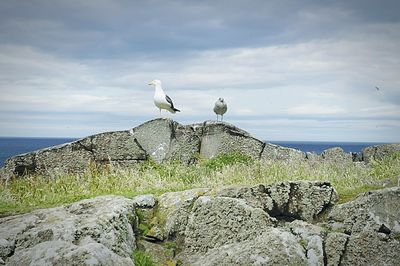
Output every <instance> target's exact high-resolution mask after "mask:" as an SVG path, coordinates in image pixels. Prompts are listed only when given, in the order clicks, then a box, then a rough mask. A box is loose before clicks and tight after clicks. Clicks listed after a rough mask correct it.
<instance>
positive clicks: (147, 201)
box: [132, 194, 157, 209]
mask: <svg viewBox="0 0 400 266" xmlns="http://www.w3.org/2000/svg"><path fill="white" fill-rule="evenodd" d="M132 200H133V202H134V203H135V206H136V207H137V208H142V209H148V208H153V207H154V206H156V203H157V199H156V197H155V196H154V195H153V194H147V195H139V196H136V197H134V198H133V199H132Z"/></svg>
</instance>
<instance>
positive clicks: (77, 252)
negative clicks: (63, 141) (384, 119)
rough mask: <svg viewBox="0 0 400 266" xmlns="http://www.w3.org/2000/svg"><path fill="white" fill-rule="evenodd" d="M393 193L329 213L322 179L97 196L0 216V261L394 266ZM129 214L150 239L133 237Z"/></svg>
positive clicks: (399, 247) (330, 197)
mask: <svg viewBox="0 0 400 266" xmlns="http://www.w3.org/2000/svg"><path fill="white" fill-rule="evenodd" d="M399 193H400V188H391V189H383V190H378V191H372V192H370V193H365V194H362V195H360V196H359V197H358V198H356V199H355V200H353V201H351V202H349V203H345V204H341V205H338V206H333V207H332V205H333V204H335V202H336V200H337V198H336V196H337V195H336V192H335V190H334V189H333V188H332V187H331V186H330V185H329V183H326V182H320V181H316V182H306V181H303V182H284V183H278V184H274V185H268V186H266V185H259V186H231V187H226V188H222V189H214V190H211V189H193V190H188V191H181V192H171V193H165V194H163V195H161V196H160V197H158V198H157V199H156V198H155V197H154V196H153V195H141V196H137V197H135V198H134V199H127V198H123V197H117V196H102V197H97V198H94V199H88V200H82V201H79V202H77V203H74V204H70V205H67V206H61V207H57V208H51V209H43V210H36V211H33V212H32V213H29V214H24V215H18V216H10V217H4V218H0V259H1V260H0V263H2V261H3V262H5V263H6V265H133V261H132V259H131V255H132V251H133V250H135V249H137V248H140V249H143V250H145V251H146V252H147V253H149V254H150V255H151V257H153V259H154V260H155V261H156V262H157V263H158V264H159V265H174V263H178V262H179V261H180V262H182V263H183V265H398V261H399V258H400V255H399V254H400V242H399V239H398V237H399V235H400V234H399V233H400V231H399V230H398V229H399V228H398V226H399V220H400V219H399V211H398V210H399V205H398V204H399V203H398V202H399V201H398V199H399V198H400V197H399V196H400V195H399ZM331 207H332V208H331ZM137 208H140V209H141V210H142V211H145V212H146V215H144V216H143V217H144V219H146V221H141V223H143V222H145V223H147V224H151V225H153V228H151V230H153V231H154V232H155V231H157V230H158V233H157V234H158V235H157V234H156V236H157V237H154V238H146V237H143V236H138V235H135V234H137V233H139V230H137V229H136V226H137V224H138V218H137V217H136V214H135V211H137ZM325 210H327V211H328V213H329V215H327V216H324V217H318V214H320V213H321V211H322V212H324V211H325ZM282 216H283V217H282ZM288 218H290V219H288ZM315 218H319V219H317V220H316V219H315ZM142 219H143V218H142ZM141 225H144V224H141ZM151 230H150V231H151ZM137 242H138V244H137Z"/></svg>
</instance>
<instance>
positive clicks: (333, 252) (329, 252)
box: [325, 232, 349, 266]
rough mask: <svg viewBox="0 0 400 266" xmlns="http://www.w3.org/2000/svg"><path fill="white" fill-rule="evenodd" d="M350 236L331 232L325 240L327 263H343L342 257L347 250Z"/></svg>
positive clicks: (329, 265)
mask: <svg viewBox="0 0 400 266" xmlns="http://www.w3.org/2000/svg"><path fill="white" fill-rule="evenodd" d="M348 240H349V236H348V235H346V234H343V233H337V232H332V233H329V234H328V236H327V237H326V240H325V253H326V262H327V263H326V265H327V266H336V265H342V264H341V261H342V257H343V255H344V252H345V250H346V246H347V242H348Z"/></svg>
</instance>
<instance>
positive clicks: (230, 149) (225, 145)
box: [197, 121, 264, 159]
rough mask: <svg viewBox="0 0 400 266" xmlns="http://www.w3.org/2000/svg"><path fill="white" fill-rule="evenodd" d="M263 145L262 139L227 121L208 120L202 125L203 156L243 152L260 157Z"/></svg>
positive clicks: (201, 152) (201, 150)
mask: <svg viewBox="0 0 400 266" xmlns="http://www.w3.org/2000/svg"><path fill="white" fill-rule="evenodd" d="M197 128H198V127H197ZM263 146H264V143H263V142H262V141H260V140H258V139H256V138H254V137H252V136H251V135H250V134H249V133H247V132H246V131H244V130H242V129H239V128H237V127H235V126H233V125H231V124H228V123H225V122H215V121H206V122H205V123H204V124H203V126H202V131H201V147H200V156H201V157H202V158H206V159H209V158H212V157H215V156H218V155H220V154H226V153H243V154H246V155H249V156H250V157H252V158H254V159H259V158H260V154H261V152H262V149H263Z"/></svg>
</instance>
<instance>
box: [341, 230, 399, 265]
mask: <svg viewBox="0 0 400 266" xmlns="http://www.w3.org/2000/svg"><path fill="white" fill-rule="evenodd" d="M399 263H400V242H399V241H398V240H394V239H391V238H389V236H387V235H386V234H383V233H377V232H374V231H371V230H364V231H362V232H360V233H357V234H352V235H351V236H350V238H349V240H348V243H347V245H346V250H345V252H344V255H343V258H342V260H341V264H340V265H345V266H354V265H360V266H361V265H377V266H378V265H382V266H384V265H385V266H386V265H390V266H397V265H399Z"/></svg>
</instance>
